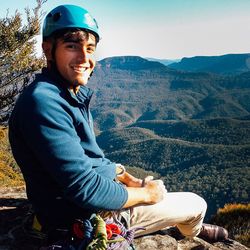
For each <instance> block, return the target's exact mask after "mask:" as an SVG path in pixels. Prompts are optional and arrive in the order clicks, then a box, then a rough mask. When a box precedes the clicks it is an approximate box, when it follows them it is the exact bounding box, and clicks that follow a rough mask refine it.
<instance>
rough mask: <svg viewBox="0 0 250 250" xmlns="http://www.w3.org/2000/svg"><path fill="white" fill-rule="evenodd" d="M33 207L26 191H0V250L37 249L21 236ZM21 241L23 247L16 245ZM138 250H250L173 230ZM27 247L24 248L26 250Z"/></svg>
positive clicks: (139, 243) (144, 241) (138, 242)
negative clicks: (188, 235)
mask: <svg viewBox="0 0 250 250" xmlns="http://www.w3.org/2000/svg"><path fill="white" fill-rule="evenodd" d="M29 209H30V205H29V203H28V201H27V198H26V195H25V191H24V188H18V189H0V250H21V249H25V250H30V249H36V248H35V247H34V246H32V242H30V241H28V240H27V241H26V240H25V239H24V238H22V237H21V236H20V235H19V234H18V232H19V231H18V228H20V225H21V223H22V221H23V218H24V217H25V216H27V215H28V213H29ZM16 240H18V241H20V240H21V244H22V247H17V246H16V244H15V242H16ZM134 242H135V246H136V250H164V249H166V250H167V249H169V250H220V249H221V250H247V249H249V248H247V247H246V246H243V245H242V244H240V243H239V242H236V241H233V240H228V241H226V242H217V243H213V244H210V243H208V242H206V241H204V240H202V239H199V238H197V237H196V238H194V239H186V238H183V237H182V236H181V235H180V234H179V233H178V231H177V230H175V229H174V228H170V229H168V230H164V231H159V232H158V233H157V234H154V235H148V236H144V237H140V238H137V239H135V241H134ZM25 245H26V246H27V247H24V246H25Z"/></svg>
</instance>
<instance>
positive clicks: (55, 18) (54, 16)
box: [53, 12, 62, 22]
mask: <svg viewBox="0 0 250 250" xmlns="http://www.w3.org/2000/svg"><path fill="white" fill-rule="evenodd" d="M61 16H62V14H61V13H60V12H56V13H55V14H54V15H53V21H54V22H57V21H58V20H59V19H60V18H61Z"/></svg>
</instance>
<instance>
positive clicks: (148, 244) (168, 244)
mask: <svg viewBox="0 0 250 250" xmlns="http://www.w3.org/2000/svg"><path fill="white" fill-rule="evenodd" d="M135 245H136V250H156V249H157V250H163V249H166V250H167V249H169V250H247V249H249V248H247V247H246V246H243V245H242V244H240V243H239V242H237V241H233V240H228V241H226V242H217V243H214V244H210V243H208V242H206V241H204V240H202V239H199V238H197V237H196V238H194V239H182V240H176V239H175V238H173V237H171V236H169V235H160V234H155V235H149V236H144V237H141V238H138V239H135Z"/></svg>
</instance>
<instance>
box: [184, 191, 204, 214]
mask: <svg viewBox="0 0 250 250" xmlns="http://www.w3.org/2000/svg"><path fill="white" fill-rule="evenodd" d="M188 195H189V196H190V197H189V199H190V204H192V206H193V208H194V209H197V212H198V213H201V214H204V215H205V213H206V211H207V202H206V201H205V200H204V199H203V198H202V197H201V196H199V195H197V194H195V193H192V192H189V193H188Z"/></svg>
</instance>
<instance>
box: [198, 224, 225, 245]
mask: <svg viewBox="0 0 250 250" xmlns="http://www.w3.org/2000/svg"><path fill="white" fill-rule="evenodd" d="M198 237H199V238H201V239H204V240H206V241H208V242H217V241H223V240H226V239H227V238H228V231H227V230H226V229H225V228H223V227H219V226H216V225H211V224H205V223H203V224H202V228H201V231H200V233H199V234H198Z"/></svg>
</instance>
